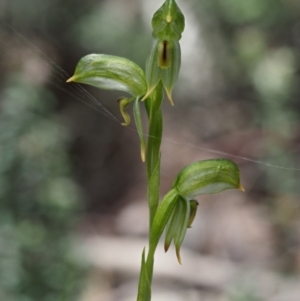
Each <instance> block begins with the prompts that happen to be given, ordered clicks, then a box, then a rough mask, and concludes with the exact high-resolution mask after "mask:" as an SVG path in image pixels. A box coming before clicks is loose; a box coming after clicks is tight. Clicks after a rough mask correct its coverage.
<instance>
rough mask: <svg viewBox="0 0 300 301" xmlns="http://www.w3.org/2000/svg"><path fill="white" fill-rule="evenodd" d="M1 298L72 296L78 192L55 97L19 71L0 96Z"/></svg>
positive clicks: (75, 278) (75, 275)
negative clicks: (56, 111)
mask: <svg viewBox="0 0 300 301" xmlns="http://www.w3.org/2000/svg"><path fill="white" fill-rule="evenodd" d="M0 100H1V113H0V127H1V129H2V130H1V133H0V185H1V189H0V194H1V195H0V198H1V200H0V300H6V301H10V300H20V301H31V300H40V301H43V300H45V301H52V300H53V301H56V300H74V294H75V293H76V292H77V289H78V281H79V280H80V279H81V277H82V276H81V274H82V269H81V268H80V267H78V266H77V264H75V262H74V260H73V259H72V256H71V254H70V251H71V247H70V246H71V237H70V233H71V230H72V229H73V227H74V225H75V224H74V223H76V222H77V219H78V216H79V214H78V213H79V212H80V209H81V205H80V202H79V201H80V194H79V189H78V187H77V186H76V184H75V183H74V182H73V180H72V179H71V177H70V176H71V166H70V161H69V159H68V155H67V150H68V142H69V141H68V140H69V138H68V137H69V135H68V132H67V130H66V127H65V126H64V124H63V122H62V120H60V119H59V118H58V116H57V115H55V114H53V110H54V108H55V103H56V101H55V98H54V97H53V95H52V94H51V93H50V92H49V91H47V90H45V89H43V88H39V87H36V86H32V85H31V84H29V83H27V82H26V81H24V80H22V79H21V78H20V77H19V76H13V77H11V78H10V79H9V80H7V82H6V83H5V86H4V88H3V91H2V92H1V95H0Z"/></svg>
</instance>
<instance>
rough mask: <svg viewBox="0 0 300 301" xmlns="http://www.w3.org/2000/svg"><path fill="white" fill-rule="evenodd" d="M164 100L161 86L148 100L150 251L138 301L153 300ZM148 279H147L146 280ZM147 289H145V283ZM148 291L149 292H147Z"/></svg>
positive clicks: (142, 273) (142, 276) (143, 269)
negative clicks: (153, 241) (154, 233)
mask: <svg viewBox="0 0 300 301" xmlns="http://www.w3.org/2000/svg"><path fill="white" fill-rule="evenodd" d="M162 100H163V87H162V84H159V85H158V86H157V87H156V89H155V90H154V92H153V93H152V94H151V96H150V97H149V98H147V100H146V103H145V105H146V110H147V114H148V120H149V130H148V143H147V154H146V166H147V179H148V191H147V197H148V206H149V250H148V253H147V259H146V261H145V262H143V260H144V259H143V258H144V252H143V256H142V268H141V274H140V283H139V288H142V289H139V294H138V300H147V299H148V298H149V299H148V300H150V299H151V283H152V276H153V266H154V254H155V250H156V245H154V244H151V241H150V238H151V231H152V225H153V220H154V216H155V214H156V211H157V207H158V204H159V188H160V146H161V139H162V112H161V103H162ZM145 278H146V279H145ZM145 282H146V283H147V287H146V288H144V289H143V285H144V283H145ZM146 291H147V292H146Z"/></svg>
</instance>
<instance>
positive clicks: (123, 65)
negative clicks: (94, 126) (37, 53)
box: [67, 54, 147, 97]
mask: <svg viewBox="0 0 300 301" xmlns="http://www.w3.org/2000/svg"><path fill="white" fill-rule="evenodd" d="M67 82H78V83H83V84H88V85H91V86H94V87H97V88H100V89H105V90H118V91H124V92H127V93H129V94H131V95H132V96H134V97H137V96H143V95H144V94H145V93H146V91H147V84H146V79H145V75H144V71H143V70H142V69H141V68H140V67H139V66H138V65H137V64H135V63H134V62H132V61H130V60H128V59H125V58H122V57H118V56H113V55H106V54H89V55H87V56H85V57H83V58H82V59H81V60H80V61H79V62H78V64H77V66H76V69H75V73H74V75H73V76H72V77H71V78H69V79H68V80H67Z"/></svg>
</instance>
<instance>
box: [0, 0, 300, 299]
mask: <svg viewBox="0 0 300 301" xmlns="http://www.w3.org/2000/svg"><path fill="white" fill-rule="evenodd" d="M162 2H163V1H158V0H155V1H149V0H123V1H121V0H97V1H95V0H86V1H80V0H51V1H40V0H0V67H1V76H0V125H1V133H0V187H1V189H0V198H1V201H0V300H1V301H2V300H3V301H4V300H5V301H11V300H13V301H14V300H16V301H33V300H39V301H52V300H53V301H54V300H55V301H56V300H82V301H83V300H84V301H93V300H105V301H106V300H129V298H130V300H132V298H133V299H134V294H135V290H136V287H135V285H136V277H137V273H136V269H135V268H134V267H131V266H129V265H125V266H122V262H123V261H122V259H123V258H124V257H125V259H127V256H129V255H128V254H125V253H126V252H120V250H121V248H122V246H124V244H125V245H126V246H130V245H131V240H130V239H136V240H137V241H139V240H141V241H142V242H143V241H144V239H145V237H146V235H147V222H146V220H147V209H146V207H145V206H146V196H145V195H146V190H145V189H146V186H145V175H144V170H143V168H144V166H143V164H142V163H141V162H140V159H139V144H138V139H137V134H136V132H135V131H134V130H133V127H132V128H124V127H122V126H121V125H120V122H119V121H118V120H121V116H120V114H119V111H118V104H117V99H118V98H119V97H120V96H123V95H120V94H119V93H115V92H105V91H98V90H96V89H93V88H90V87H84V90H83V89H82V87H81V86H78V85H74V84H66V83H65V81H66V79H67V78H68V76H69V75H71V74H72V73H73V71H74V68H75V66H76V63H77V62H78V60H79V59H80V58H81V57H82V56H84V55H86V54H89V53H107V54H114V55H119V56H125V57H127V58H129V59H131V60H133V61H135V62H137V63H138V64H139V65H140V66H144V61H145V57H146V56H147V54H148V52H149V50H150V47H151V43H152V38H151V28H150V19H151V16H152V14H153V13H154V12H155V10H156V9H157V8H158V7H159V6H160V5H161V4H162ZM178 4H179V5H180V7H181V8H182V10H183V12H184V14H185V17H186V30H185V32H184V35H183V38H182V40H181V45H182V69H181V74H180V78H179V81H178V85H177V86H176V88H175V91H174V101H175V107H174V108H171V107H170V106H169V104H168V103H167V101H166V102H165V104H164V114H165V124H164V127H165V138H164V141H163V149H162V150H163V161H162V165H163V166H162V167H163V170H162V193H165V192H167V190H168V188H169V187H170V185H171V183H172V180H173V178H174V175H175V174H176V173H177V172H178V171H179V170H180V169H181V168H182V167H183V166H184V165H186V164H188V163H190V162H191V161H195V160H201V159H207V158H212V157H227V158H230V159H233V160H234V161H235V162H236V163H238V165H239V166H240V169H241V175H242V183H243V186H244V187H245V188H246V194H243V195H241V194H240V193H236V192H228V193H227V192H226V193H224V194H221V195H220V196H211V197H204V198H202V199H199V201H200V206H199V213H198V216H197V219H196V221H195V226H194V227H193V230H189V231H190V232H191V233H189V234H190V236H188V237H187V242H186V247H187V249H189V250H191V251H193V252H195V254H198V256H200V258H202V257H203V258H204V259H205V258H207V257H209V258H210V259H211V258H213V259H216V260H220V261H221V262H223V261H226V262H227V261H229V262H230V264H232V265H233V266H234V268H237V267H238V268H240V267H241V265H242V268H241V271H242V272H241V274H242V275H243V276H244V277H245V278H246V279H247V276H249V275H248V274H249V273H248V271H247V269H248V268H247V267H249V266H250V267H255V268H259V269H261V271H263V272H262V273H272V275H273V276H274V275H276V277H277V276H278V277H283V278H280V279H281V280H280V283H281V284H285V283H288V284H287V286H288V287H289V289H287V292H288V293H290V294H291V295H289V294H288V295H285V293H286V291H285V288H283V289H282V291H281V290H280V289H278V291H277V292H276V293H275V292H273V291H272V290H271V289H270V288H269V287H268V285H267V284H266V285H262V287H260V289H259V290H258V289H257V287H256V283H255V280H254V284H253V280H251V281H250V284H249V283H248V282H247V280H245V281H241V282H242V284H241V283H240V282H239V281H240V280H241V279H240V276H239V277H233V280H231V281H230V283H227V282H226V285H225V284H224V285H223V286H222V287H221V288H220V287H219V286H220V283H219V282H212V283H213V284H210V285H207V284H206V282H205V281H204V283H202V282H201V281H202V280H201V279H200V280H199V281H198V280H195V283H191V280H186V282H185V281H184V279H180V280H178V279H177V281H182V282H183V283H184V285H183V284H181V286H179V287H178V286H176V287H175V288H176V289H181V292H184V293H183V294H182V295H180V294H176V296H177V297H178V300H184V299H186V294H187V292H188V294H189V296H190V297H189V298H190V300H199V298H202V299H203V300H289V301H290V300H299V298H300V292H299V290H298V291H297V290H296V291H295V290H294V286H293V285H292V284H291V283H290V282H289V281H290V279H292V283H294V282H295V283H299V282H298V281H299V273H300V185H299V178H300V171H299V169H300V159H299V158H300V156H299V152H300V103H299V97H300V82H299V80H300V73H299V64H300V55H299V50H300V21H299V20H300V2H299V1H298V0H247V1H241V0H210V1H204V0H190V1H179V0H178ZM103 106H104V107H103ZM106 109H108V110H109V111H110V112H111V114H112V115H109V114H108V113H107V111H105V110H106ZM107 115H109V116H107ZM192 231H193V232H192ZM103 237H104V238H112V239H114V240H113V242H114V243H116V244H112V245H111V248H110V245H106V248H107V249H109V250H110V251H109V252H111V256H114V257H113V259H114V260H113V261H112V262H115V266H114V265H113V264H112V265H111V266H109V260H107V259H105V258H106V257H105V254H104V253H103V254H102V253H101V252H100V253H99V254H102V255H99V254H98V255H97V250H96V249H93V252H95V254H96V255H95V254H94V253H93V254H94V255H95V256H96V257H97V259H91V258H94V257H93V256H94V255H93V256H92V255H91V253H89V246H93V244H90V242H91V241H94V239H101V238H103ZM119 238H120V239H122V241H121V242H120V241H119V240H118V239H119ZM127 238H128V239H129V240H128V241H126V239H127ZM86 239H89V240H88V241H87V240H86ZM123 239H125V240H123ZM101 241H102V240H100V242H101ZM103 241H104V240H103ZM108 241H110V240H108ZM110 242H111V241H110ZM118 243H120V245H119V244H118ZM82 245H83V246H86V249H85V248H83V249H84V250H83V251H82V250H81V249H80V246H82ZM116 246H117V247H116ZM120 246H121V247H120ZM142 246H143V245H142ZM77 248H78V249H80V250H81V251H79V252H78V253H79V254H80V255H78V253H77ZM106 248H105V247H104V245H103V250H106ZM99 249H102V248H101V244H100V247H99ZM114 251H115V252H116V253H114ZM118 251H119V252H118ZM139 251H141V249H139V250H138V252H139ZM129 252H131V251H129ZM173 255H174V254H167V255H165V256H166V257H171V258H172V256H173ZM101 256H102V257H101ZM134 259H135V260H136V262H137V263H139V257H137V258H134ZM172 259H174V260H173V261H172V264H173V265H176V264H177V263H176V261H175V258H172ZM105 261H106V262H105ZM183 261H184V260H183ZM208 262H209V261H208ZM120 267H121V268H120ZM183 267H184V266H183ZM212 270H213V269H212ZM163 275H164V276H161V275H160V276H159V277H162V278H163V279H165V278H167V277H166V275H165V274H163ZM174 275H175V274H174ZM196 275H197V273H196ZM239 275H240V274H239ZM273 276H272V277H273ZM172 277H175V280H176V276H171V279H172ZM195 277H196V276H195ZM205 277H206V276H204V279H206V278H205ZM207 277H208V279H210V278H212V279H215V278H214V275H213V274H211V275H210V274H209V272H208V275H207ZM228 277H229V276H228ZM249 277H250V276H249ZM254 278H255V277H254ZM159 279H161V278H159ZM187 279H188V278H187ZM268 279H269V278H268ZM272 279H273V278H272ZM131 280H132V283H131V282H130V281H131ZM173 280H174V279H173ZM165 281H166V285H165V287H167V288H169V290H168V289H166V294H167V293H170V291H172V290H173V291H174V289H175V288H174V287H172V285H171V284H170V283H171V282H170V281H171V280H165ZM197 281H198V282H197ZM224 281H225V280H224ZM257 281H258V280H257ZM161 283H164V282H161ZM161 283H160V284H161ZM175 283H176V282H175ZM245 283H246V284H245ZM266 283H269V282H266ZM274 286H275V284H274ZM128 287H130V289H128ZM296 287H297V285H296ZM267 288H268V289H267ZM163 289H165V288H161V290H163ZM269 291H272V292H269ZM131 294H133V295H131ZM168 296H170V297H168ZM282 296H288V297H287V299H284V297H282ZM168 298H173V299H172V300H174V296H173V297H172V294H171V295H168V294H167V295H162V294H161V295H159V294H158V295H157V296H156V295H154V297H153V300H168ZM180 298H181V299H180ZM193 298H194V299H193ZM272 298H274V299H272ZM276 298H277V299H276ZM293 298H295V299H293ZM176 300H177V299H176Z"/></svg>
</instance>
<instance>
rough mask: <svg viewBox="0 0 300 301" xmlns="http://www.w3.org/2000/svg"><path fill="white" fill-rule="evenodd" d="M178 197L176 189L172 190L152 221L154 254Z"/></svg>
mask: <svg viewBox="0 0 300 301" xmlns="http://www.w3.org/2000/svg"><path fill="white" fill-rule="evenodd" d="M177 199H178V194H177V191H176V189H172V190H170V191H169V192H168V193H167V194H166V195H165V197H164V198H163V200H162V201H161V203H160V204H159V206H158V208H157V211H156V214H155V216H154V220H153V223H152V228H151V233H150V251H149V252H151V253H153V254H154V252H155V249H156V247H157V244H158V241H159V239H160V237H161V235H162V233H163V231H164V229H165V227H166V225H167V223H168V221H169V218H170V216H171V214H172V211H173V209H174V206H175V204H176V201H177Z"/></svg>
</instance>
